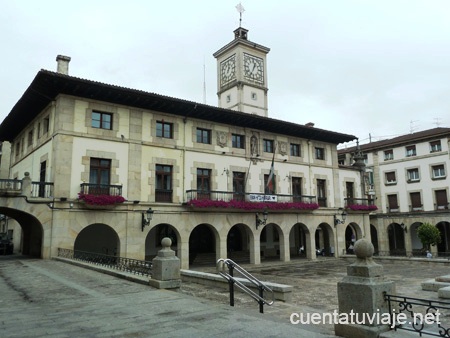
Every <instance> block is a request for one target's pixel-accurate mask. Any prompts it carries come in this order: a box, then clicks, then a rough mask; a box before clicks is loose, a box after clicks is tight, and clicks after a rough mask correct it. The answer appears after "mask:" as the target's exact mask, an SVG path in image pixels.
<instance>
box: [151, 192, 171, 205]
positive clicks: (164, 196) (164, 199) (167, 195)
mask: <svg viewBox="0 0 450 338" xmlns="http://www.w3.org/2000/svg"><path fill="white" fill-rule="evenodd" d="M172 196H173V190H163V189H156V190H155V202H161V203H172Z"/></svg>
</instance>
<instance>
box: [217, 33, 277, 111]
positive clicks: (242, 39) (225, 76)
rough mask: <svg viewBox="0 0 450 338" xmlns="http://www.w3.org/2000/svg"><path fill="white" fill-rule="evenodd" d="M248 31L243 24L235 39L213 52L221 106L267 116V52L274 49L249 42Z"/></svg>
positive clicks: (235, 34)
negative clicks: (215, 60)
mask: <svg viewBox="0 0 450 338" xmlns="http://www.w3.org/2000/svg"><path fill="white" fill-rule="evenodd" d="M247 33H248V30H247V29H245V28H242V27H239V28H238V29H236V30H235V31H234V40H233V41H231V42H230V43H228V44H227V45H225V46H224V47H222V48H221V49H219V50H218V51H217V52H215V53H214V54H213V56H214V57H215V58H216V59H217V88H218V91H217V96H218V98H219V107H221V108H228V109H233V110H237V111H241V112H244V113H249V114H256V115H260V116H264V117H267V116H268V110H267V91H268V88H267V68H266V55H267V54H268V53H269V51H270V49H269V48H267V47H264V46H261V45H258V44H256V43H254V42H251V41H249V40H248V39H247Z"/></svg>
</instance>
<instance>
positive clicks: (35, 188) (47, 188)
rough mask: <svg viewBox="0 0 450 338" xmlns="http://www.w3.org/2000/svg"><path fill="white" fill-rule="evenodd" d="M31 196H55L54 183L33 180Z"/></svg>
mask: <svg viewBox="0 0 450 338" xmlns="http://www.w3.org/2000/svg"><path fill="white" fill-rule="evenodd" d="M31 197H42V198H51V197H53V183H51V182H31Z"/></svg>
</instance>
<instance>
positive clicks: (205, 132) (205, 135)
mask: <svg viewBox="0 0 450 338" xmlns="http://www.w3.org/2000/svg"><path fill="white" fill-rule="evenodd" d="M197 143H204V144H211V130H209V129H202V128H197Z"/></svg>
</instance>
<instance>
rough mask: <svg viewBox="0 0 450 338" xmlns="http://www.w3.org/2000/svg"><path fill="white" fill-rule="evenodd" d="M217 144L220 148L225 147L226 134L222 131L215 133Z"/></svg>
mask: <svg viewBox="0 0 450 338" xmlns="http://www.w3.org/2000/svg"><path fill="white" fill-rule="evenodd" d="M217 144H218V145H219V146H221V147H222V148H223V147H225V146H226V145H227V133H225V132H224V131H218V132H217Z"/></svg>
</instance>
